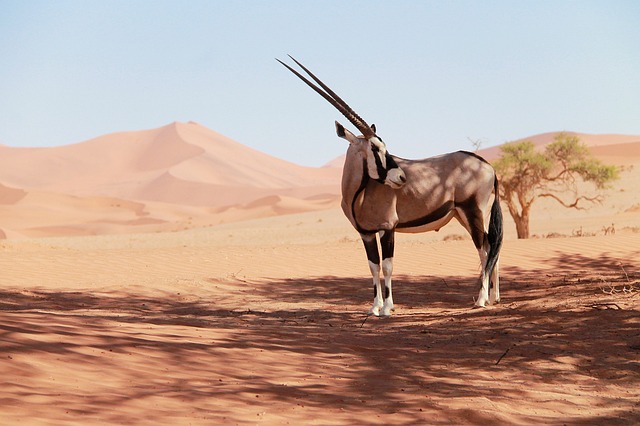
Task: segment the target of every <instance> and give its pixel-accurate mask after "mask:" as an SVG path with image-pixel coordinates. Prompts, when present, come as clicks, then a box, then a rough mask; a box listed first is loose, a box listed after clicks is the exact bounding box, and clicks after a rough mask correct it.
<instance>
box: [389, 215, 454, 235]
mask: <svg viewBox="0 0 640 426" xmlns="http://www.w3.org/2000/svg"><path fill="white" fill-rule="evenodd" d="M454 216H455V210H452V211H450V212H449V213H447V214H446V215H445V216H444V217H442V218H440V219H438V220H436V221H433V222H429V223H426V224H424V225H420V226H415V227H412V228H396V232H403V233H407V234H417V233H420V232H429V231H439V230H440V228H442V227H443V226H445V225H446V224H447V223H449V222H451V219H453V217H454Z"/></svg>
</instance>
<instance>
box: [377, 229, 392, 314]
mask: <svg viewBox="0 0 640 426" xmlns="http://www.w3.org/2000/svg"><path fill="white" fill-rule="evenodd" d="M394 239H395V232H394V231H393V230H391V231H380V246H381V248H382V274H383V275H384V305H383V306H382V312H381V314H380V315H381V316H385V317H387V316H389V315H391V311H393V310H394V307H393V292H392V289H391V274H392V273H393V248H394V244H395V242H394Z"/></svg>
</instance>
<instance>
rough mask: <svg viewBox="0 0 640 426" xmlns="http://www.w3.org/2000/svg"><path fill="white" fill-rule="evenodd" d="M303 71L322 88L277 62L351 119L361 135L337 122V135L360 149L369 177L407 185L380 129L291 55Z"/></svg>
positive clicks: (395, 186)
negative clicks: (381, 135) (377, 132)
mask: <svg viewBox="0 0 640 426" xmlns="http://www.w3.org/2000/svg"><path fill="white" fill-rule="evenodd" d="M289 57H290V58H291V59H292V60H293V61H294V62H295V63H296V64H298V66H299V67H300V68H302V69H303V70H304V71H305V72H306V73H307V74H308V75H309V76H310V77H311V78H312V79H313V80H314V81H315V82H316V83H318V85H319V86H320V87H318V86H316V85H315V84H313V83H312V82H311V81H309V80H308V79H307V78H306V77H305V76H303V75H302V74H300V73H299V72H298V71H296V70H295V69H293V68H291V67H290V66H289V65H287V64H285V63H284V62H282V61H281V60H280V59H276V60H277V61H278V62H280V63H281V64H282V65H284V66H285V67H287V69H288V70H289V71H291V72H292V73H294V74H295V75H296V76H298V78H300V79H301V80H302V81H304V82H305V83H306V84H307V85H308V86H309V87H311V88H312V89H313V90H315V91H316V92H317V93H318V94H319V95H320V96H322V97H323V98H325V99H326V100H327V101H328V102H329V103H330V104H331V105H333V106H334V107H335V108H336V109H337V110H338V111H339V112H340V113H341V114H342V115H344V116H345V117H346V119H347V120H349V121H350V122H351V124H353V125H354V126H355V127H356V128H357V129H358V130H359V131H360V132H361V133H362V135H361V136H356V135H355V134H353V133H351V132H350V131H349V130H347V129H345V128H344V126H343V125H342V124H340V123H338V122H337V121H336V133H337V134H338V136H339V137H341V138H343V139H346V140H347V141H349V143H350V144H351V148H352V149H354V150H356V151H357V152H358V153H360V155H361V156H362V158H363V159H364V161H365V162H366V164H367V171H368V174H369V177H370V178H371V179H373V180H376V181H378V182H380V183H383V184H386V185H388V186H390V187H391V188H394V189H398V188H401V187H402V186H403V185H404V184H405V182H406V180H407V179H406V176H405V174H404V172H403V171H402V169H401V168H400V167H399V166H398V164H397V163H396V161H395V159H394V158H393V157H392V156H391V154H389V152H388V151H387V146H386V145H385V143H384V142H383V141H382V139H381V138H380V137H378V135H376V126H375V125H373V124H372V125H371V126H369V125H368V124H367V123H366V122H365V121H364V120H363V119H362V118H361V117H360V116H359V115H358V114H356V112H355V111H354V110H353V109H351V107H350V106H349V105H347V103H346V102H345V101H343V100H342V99H341V98H340V97H339V96H338V95H336V93H335V92H334V91H333V90H331V89H330V88H329V87H328V86H327V85H326V84H324V83H323V82H322V81H320V79H318V77H316V76H315V75H313V73H312V72H311V71H309V70H308V69H307V68H306V67H305V66H304V65H302V64H301V63H300V62H298V61H296V60H295V59H294V58H293V57H292V56H289Z"/></svg>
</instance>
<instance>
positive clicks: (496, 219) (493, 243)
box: [485, 176, 503, 274]
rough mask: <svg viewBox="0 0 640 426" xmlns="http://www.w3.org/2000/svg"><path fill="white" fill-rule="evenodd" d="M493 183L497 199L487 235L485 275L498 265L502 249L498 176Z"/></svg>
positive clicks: (493, 206) (492, 209)
mask: <svg viewBox="0 0 640 426" xmlns="http://www.w3.org/2000/svg"><path fill="white" fill-rule="evenodd" d="M494 179H495V180H494V181H493V190H494V191H495V199H494V200H493V205H492V206H491V218H490V219H489V232H488V234H487V240H488V241H489V252H488V253H487V266H486V267H485V273H486V274H491V272H492V271H493V268H495V266H496V263H498V256H499V255H500V248H501V247H502V236H503V232H502V226H503V223H502V209H501V208H500V190H499V187H498V177H497V176H496V177H495V178H494Z"/></svg>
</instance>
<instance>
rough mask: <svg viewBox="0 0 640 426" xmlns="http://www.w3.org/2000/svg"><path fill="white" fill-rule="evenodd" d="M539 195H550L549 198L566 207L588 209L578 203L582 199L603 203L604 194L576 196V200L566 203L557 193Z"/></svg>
mask: <svg viewBox="0 0 640 426" xmlns="http://www.w3.org/2000/svg"><path fill="white" fill-rule="evenodd" d="M538 196H539V197H549V198H553V199H554V200H556V201H557V202H558V203H560V204H562V205H563V206H564V207H566V208H570V209H576V210H586V209H585V208H584V207H581V206H579V205H578V203H579V202H580V201H582V200H584V201H589V202H590V203H601V202H602V196H601V195H596V196H595V197H585V196H584V195H583V196H580V197H578V198H576V200H575V201H574V202H573V203H571V204H568V203H565V202H564V201H563V200H561V199H560V198H559V197H558V196H557V195H555V194H548V193H547V194H539V195H538Z"/></svg>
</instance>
